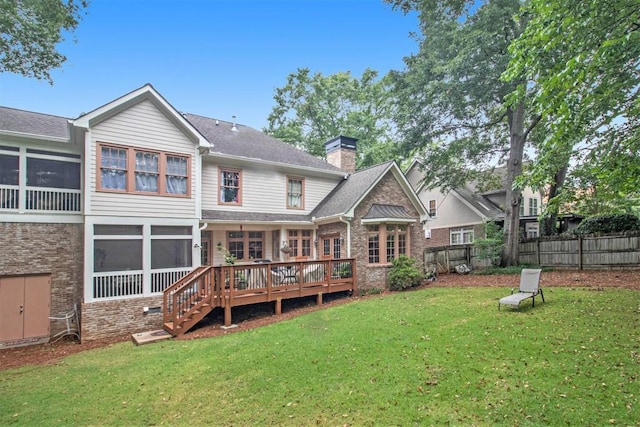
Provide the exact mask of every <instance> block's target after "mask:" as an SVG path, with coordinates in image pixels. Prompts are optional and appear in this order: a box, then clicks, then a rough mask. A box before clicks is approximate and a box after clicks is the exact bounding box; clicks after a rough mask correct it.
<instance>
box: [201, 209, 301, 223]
mask: <svg viewBox="0 0 640 427" xmlns="http://www.w3.org/2000/svg"><path fill="white" fill-rule="evenodd" d="M202 219H203V220H205V221H206V220H216V221H237V222H246V221H250V222H310V221H311V215H308V214H307V215H303V214H273V213H264V212H242V211H217V210H203V211H202Z"/></svg>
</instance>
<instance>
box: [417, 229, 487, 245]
mask: <svg viewBox="0 0 640 427" xmlns="http://www.w3.org/2000/svg"><path fill="white" fill-rule="evenodd" d="M460 228H464V229H470V228H473V238H474V239H479V238H482V237H484V224H474V225H467V226H464V227H450V228H434V229H432V230H431V238H430V239H426V240H427V244H426V247H427V248H442V247H445V246H451V234H450V230H452V229H453V230H459V229H460Z"/></svg>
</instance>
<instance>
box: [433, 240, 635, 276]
mask: <svg viewBox="0 0 640 427" xmlns="http://www.w3.org/2000/svg"><path fill="white" fill-rule="evenodd" d="M519 250H520V256H519V263H520V264H528V265H539V266H541V267H553V268H567V269H578V270H582V269H630V268H640V233H624V234H607V235H590V236H554V237H543V238H538V239H528V240H524V241H522V242H520V247H519ZM461 264H466V265H468V266H471V267H472V268H473V269H481V268H485V267H490V266H491V261H490V260H486V259H485V260H481V259H479V258H478V256H477V249H475V248H474V247H473V245H460V246H446V247H438V248H427V249H425V251H424V267H425V270H427V271H431V270H433V268H434V267H436V268H437V270H438V272H439V273H444V272H449V271H454V269H455V267H456V266H458V265H461Z"/></svg>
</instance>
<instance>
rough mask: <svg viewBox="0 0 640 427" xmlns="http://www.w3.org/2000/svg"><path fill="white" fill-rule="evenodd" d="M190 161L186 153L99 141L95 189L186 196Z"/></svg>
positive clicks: (187, 193)
mask: <svg viewBox="0 0 640 427" xmlns="http://www.w3.org/2000/svg"><path fill="white" fill-rule="evenodd" d="M189 164H190V157H189V156H184V155H178V154H171V153H165V152H162V151H152V150H144V149H138V148H132V147H121V146H117V145H110V144H99V145H98V165H99V170H98V184H97V188H98V190H101V191H117V192H125V193H145V194H149V193H150V194H161V195H168V196H179V197H180V196H181V197H186V196H188V195H189V192H190V188H189V181H190V179H189V170H190V167H189Z"/></svg>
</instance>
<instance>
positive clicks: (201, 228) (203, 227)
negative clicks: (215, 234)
mask: <svg viewBox="0 0 640 427" xmlns="http://www.w3.org/2000/svg"><path fill="white" fill-rule="evenodd" d="M208 226H209V223H208V222H205V223H204V224H202V227H200V231H203V230H206V229H207V227H208Z"/></svg>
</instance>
